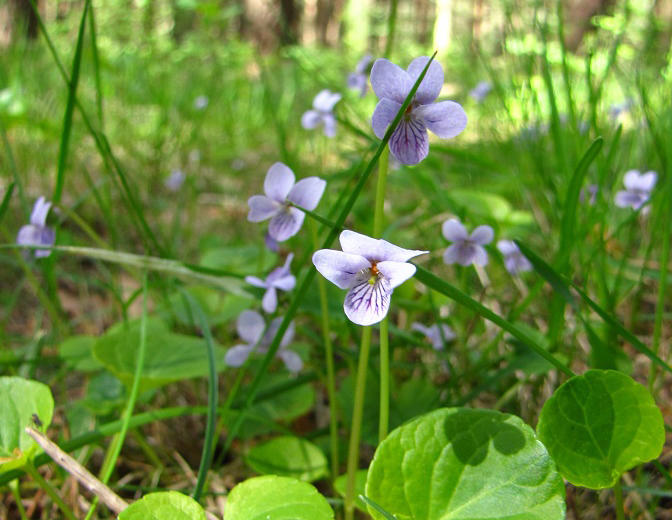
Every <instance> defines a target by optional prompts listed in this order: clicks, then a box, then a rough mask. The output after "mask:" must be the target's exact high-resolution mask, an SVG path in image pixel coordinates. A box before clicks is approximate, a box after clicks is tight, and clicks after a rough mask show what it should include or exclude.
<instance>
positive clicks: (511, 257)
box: [497, 240, 532, 275]
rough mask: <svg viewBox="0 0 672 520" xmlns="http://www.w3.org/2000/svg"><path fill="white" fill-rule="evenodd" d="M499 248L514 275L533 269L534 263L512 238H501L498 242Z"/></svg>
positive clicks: (507, 266)
mask: <svg viewBox="0 0 672 520" xmlns="http://www.w3.org/2000/svg"><path fill="white" fill-rule="evenodd" d="M497 249H499V252H500V253H502V255H504V266H505V267H506V270H507V271H508V272H509V273H511V274H512V275H517V274H518V273H520V272H522V271H531V270H532V264H531V263H530V261H529V260H528V259H527V258H525V256H524V255H523V253H521V251H520V249H519V248H518V246H517V245H516V243H515V242H513V241H512V240H500V241H499V242H497Z"/></svg>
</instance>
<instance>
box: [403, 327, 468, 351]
mask: <svg viewBox="0 0 672 520" xmlns="http://www.w3.org/2000/svg"><path fill="white" fill-rule="evenodd" d="M411 329H413V330H417V331H418V332H421V333H422V334H424V335H425V337H426V338H427V339H428V340H429V341H430V343H431V344H432V347H434V350H443V349H444V347H445V344H446V343H448V342H449V341H453V340H454V339H455V338H456V337H457V335H456V334H455V332H453V329H451V328H450V327H449V326H448V325H446V324H445V323H442V324H441V329H439V325H438V324H436V323H435V324H434V325H432V326H431V327H425V326H424V325H423V324H422V323H418V322H415V323H413V324H412V325H411Z"/></svg>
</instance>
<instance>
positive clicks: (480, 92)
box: [469, 81, 492, 103]
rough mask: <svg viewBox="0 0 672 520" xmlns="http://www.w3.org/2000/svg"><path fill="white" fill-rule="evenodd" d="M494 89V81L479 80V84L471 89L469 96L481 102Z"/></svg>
mask: <svg viewBox="0 0 672 520" xmlns="http://www.w3.org/2000/svg"><path fill="white" fill-rule="evenodd" d="M491 90H492V83H490V82H489V81H479V82H478V84H477V85H476V86H475V87H474V88H472V89H471V90H470V91H469V96H471V98H472V99H473V100H474V101H476V102H477V103H481V102H482V101H483V100H484V99H485V98H486V96H487V95H488V94H490V91H491Z"/></svg>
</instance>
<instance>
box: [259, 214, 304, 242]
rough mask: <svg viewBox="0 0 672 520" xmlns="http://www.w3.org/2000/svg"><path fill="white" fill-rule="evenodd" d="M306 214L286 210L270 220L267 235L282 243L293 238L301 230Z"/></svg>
mask: <svg viewBox="0 0 672 520" xmlns="http://www.w3.org/2000/svg"><path fill="white" fill-rule="evenodd" d="M305 217H306V214H305V213H304V212H303V211H301V210H298V209H296V208H287V209H286V210H284V211H281V212H280V213H278V214H277V215H275V216H274V217H273V218H272V219H271V223H270V224H269V226H268V233H269V234H270V235H271V236H272V237H273V238H274V239H275V240H277V241H278V242H284V241H285V240H287V239H288V238H290V237H293V236H294V235H296V234H297V233H298V232H299V229H301V225H302V224H303V219H304V218H305Z"/></svg>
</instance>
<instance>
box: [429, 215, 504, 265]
mask: <svg viewBox="0 0 672 520" xmlns="http://www.w3.org/2000/svg"><path fill="white" fill-rule="evenodd" d="M441 230H442V232H443V236H444V237H446V240H449V241H450V242H454V244H453V245H451V246H449V247H448V249H446V252H445V253H444V255H443V261H444V262H446V263H447V264H455V263H458V264H460V265H463V266H467V265H470V264H476V265H486V264H487V263H488V253H486V251H485V249H484V248H483V246H484V245H485V244H489V243H490V242H492V239H493V237H494V234H495V233H494V231H493V230H492V228H491V227H490V226H478V227H477V228H476V229H474V231H473V232H472V233H471V235H469V233H467V230H466V229H465V227H464V226H463V225H462V224H461V223H460V221H459V220H457V219H454V218H451V219H448V220H446V221H445V222H444V223H443V226H442V228H441Z"/></svg>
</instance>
